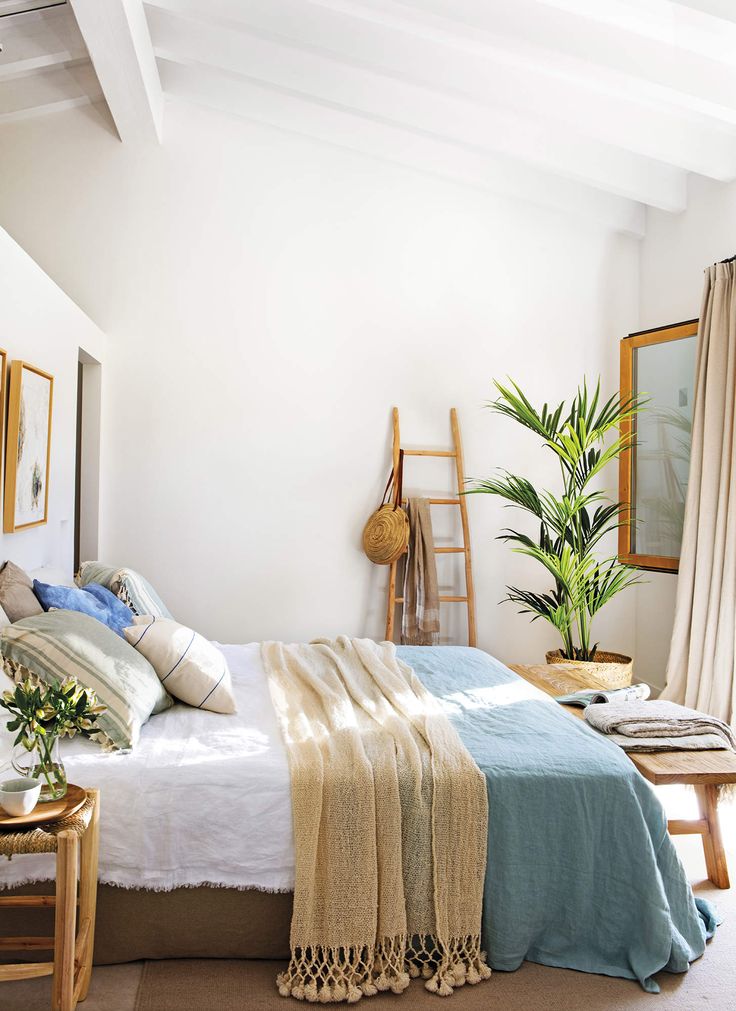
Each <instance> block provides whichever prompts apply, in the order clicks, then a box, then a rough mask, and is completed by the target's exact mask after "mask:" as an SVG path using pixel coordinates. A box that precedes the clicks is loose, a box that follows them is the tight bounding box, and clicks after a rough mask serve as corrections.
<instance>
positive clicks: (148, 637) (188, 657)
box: [123, 615, 235, 713]
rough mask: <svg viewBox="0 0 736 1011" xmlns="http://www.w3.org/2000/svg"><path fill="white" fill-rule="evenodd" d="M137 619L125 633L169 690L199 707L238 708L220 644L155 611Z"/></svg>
mask: <svg viewBox="0 0 736 1011" xmlns="http://www.w3.org/2000/svg"><path fill="white" fill-rule="evenodd" d="M133 620H134V624H133V625H131V626H130V627H129V628H126V629H124V630H123V634H124V635H125V638H126V639H127V640H128V642H129V643H130V644H131V646H135V648H136V649H137V650H138V652H139V653H142V654H143V655H144V656H145V657H146V659H147V660H148V661H149V662H150V663H151V664H152V665H153V669H154V670H155V671H156V673H157V674H158V676H159V677H160V678H161V684H162V685H164V687H165V688H166V689H167V691H170V692H171V694H172V695H173V696H174V697H175V698H177V699H180V700H181V701H182V702H186V703H187V705H190V706H195V708H197V709H209V710H210V712H213V713H234V712H235V698H234V696H233V688H232V683H231V680H230V669H229V668H228V665H227V660H226V659H225V657H224V656H223V655H222V653H221V652H220V650H219V649H218V648H217V647H216V646H214V645H213V644H212V643H211V642H209V641H208V640H207V639H205V637H204V636H203V635H200V634H199V632H193V631H192V629H191V628H187V627H186V625H180V624H179V622H178V621H172V620H171V619H168V618H154V617H153V616H151V615H145V616H143V617H139V618H134V619H133Z"/></svg>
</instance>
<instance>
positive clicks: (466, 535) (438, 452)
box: [386, 407, 476, 646]
mask: <svg viewBox="0 0 736 1011" xmlns="http://www.w3.org/2000/svg"><path fill="white" fill-rule="evenodd" d="M393 422H394V436H393V466H394V474H397V473H398V469H399V452H400V450H401V448H402V447H401V435H400V432H399V409H398V407H394V410H393ZM450 427H451V429H452V444H453V449H405V450H404V460H405V461H406V458H407V457H409V456H432V457H451V458H452V459H454V460H455V476H456V481H457V495H456V497H454V498H430V499H428V500H427V501H428V502H429V504H430V505H431V506H458V507H459V509H460V521H461V524H462V531H463V543H462V546H458V547H441V548H435V549H434V550H435V554H438V555H449V554H463V555H464V556H465V596H464V597H463V596H441V597H440V603H442V604H466V605H467V608H468V645H469V646H475V644H476V631H475V592H474V590H473V566H472V563H471V559H470V527H469V526H468V507H467V504H466V502H465V496H464V495H461V494H460V492H461V491H462V489H463V485H464V483H465V468H464V465H463V444H462V441H461V439H460V425H459V424H458V420H457V411H456V410H455V408H454V407H453V408H451V409H450ZM405 504H406V499H404V500H403V502H402V505H405ZM397 569H398V560H397V561H395V562H392V563H391V566H390V571H389V578H388V604H387V608H386V638H387V639H388V640H389V641H393V637H394V618H395V614H396V605H397V604H403V603H404V598H403V597H397V596H396V572H397Z"/></svg>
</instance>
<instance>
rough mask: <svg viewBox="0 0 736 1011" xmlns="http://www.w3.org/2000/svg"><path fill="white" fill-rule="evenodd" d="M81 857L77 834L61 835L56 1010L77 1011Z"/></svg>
mask: <svg viewBox="0 0 736 1011" xmlns="http://www.w3.org/2000/svg"><path fill="white" fill-rule="evenodd" d="M78 857H79V839H78V837H77V834H76V833H75V832H60V833H59V837H58V848H57V851H56V921H55V931H54V933H55V946H54V982H53V988H52V997H51V1007H52V1009H53V1011H74V954H75V952H74V949H75V944H76V936H75V935H76V927H77V876H78Z"/></svg>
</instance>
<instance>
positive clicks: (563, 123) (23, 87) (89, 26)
mask: <svg viewBox="0 0 736 1011" xmlns="http://www.w3.org/2000/svg"><path fill="white" fill-rule="evenodd" d="M2 6H3V0H0V13H2ZM72 8H74V11H76V13H77V16H78V18H79V24H80V25H81V28H82V33H81V35H80V33H79V30H78V29H77V27H76V23H75V21H74V14H73V11H72ZM103 11H104V12H105V15H106V16H104V17H101V16H99V15H100V13H101V12H103ZM142 11H145V19H144V17H143V14H142ZM146 26H147V27H146ZM83 38H84V41H83ZM0 41H3V42H4V43H5V52H4V53H2V54H0V123H1V122H2V119H3V118H4V117H12V118H17V117H18V116H22V115H32V114H34V113H37V112H38V111H48V110H51V109H53V108H55V107H57V106H58V107H65V105H68V104H78V103H79V102H80V101H82V100H84V98H85V96H86V98H87V100H91V101H95V100H98V99H99V97H100V90H99V85H97V79H98V78H99V80H100V81H101V82H102V92H103V93H104V96H105V98H106V99H107V101H108V104H109V106H110V111H111V113H112V116H113V119H114V120H115V122H116V125H117V127H118V132H119V134H120V136H121V137H122V138H123V140H124V141H125V142H126V143H137V142H154V143H155V142H156V141H157V139H158V137H159V136H161V135H163V137H164V143H165V108H164V109H163V133H162V132H161V115H162V107H161V99H160V95H161V91H162V92H163V96H164V97H165V98H166V99H168V100H170V101H186V102H195V103H199V104H202V105H205V106H209V107H211V108H215V109H218V110H220V111H222V112H225V113H229V114H233V115H236V116H240V117H245V118H247V119H251V120H256V121H258V122H261V123H267V124H269V125H272V126H275V127H278V128H281V129H286V130H290V131H294V132H298V133H301V134H305V135H308V136H310V137H312V138H315V139H317V140H319V141H323V142H327V143H330V144H336V145H340V146H342V147H346V148H349V149H351V150H356V151H360V152H362V153H364V154H368V155H370V156H373V157H378V158H381V159H388V160H390V161H395V162H398V163H400V164H402V165H408V166H410V167H412V168H416V169H419V170H420V171H423V172H431V173H435V174H439V175H442V176H445V177H449V178H452V179H455V180H457V181H459V182H462V183H466V184H469V185H472V186H479V187H483V188H487V189H491V190H494V191H501V192H504V193H509V194H512V195H513V196H517V197H520V198H523V199H528V200H532V201H534V202H536V203H539V204H546V205H549V206H552V207H555V208H558V209H561V210H564V211H568V212H571V213H575V214H578V215H582V216H584V217H586V218H588V219H593V220H597V221H601V222H603V223H605V224H606V225H608V226H610V227H613V228H615V229H617V230H620V231H625V232H629V233H633V234H637V235H640V234H642V231H643V222H644V208H645V206H651V207H656V208H659V209H661V210H665V211H669V212H673V213H677V212H679V211H682V210H683V209H684V208H685V206H686V199H687V175H688V173H697V174H700V175H703V176H707V177H710V178H712V179H714V180H719V181H731V180H733V179H735V178H736V0H402V2H399V0H146V2H145V3H143V0H71V6H69V5H67V6H65V7H63V8H61V9H58V8H57V9H56V10H51V11H48V12H39V13H36V14H32V15H26V16H24V17H18V18H8V19H0ZM85 42H86V47H85V44H84V43H85ZM11 43H12V44H11ZM87 50H89V54H91V57H92V62H93V63H94V67H95V69H96V71H97V73H96V75H95V74H94V72H93V71H92V67H91V64H90V62H89V56H88V53H87ZM154 57H155V63H154ZM155 67H157V68H158V80H154V79H153V78H154V77H155Z"/></svg>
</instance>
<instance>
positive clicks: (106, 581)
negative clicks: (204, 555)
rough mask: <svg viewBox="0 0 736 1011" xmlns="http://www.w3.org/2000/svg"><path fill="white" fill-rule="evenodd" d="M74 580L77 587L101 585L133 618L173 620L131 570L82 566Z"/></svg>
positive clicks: (89, 564) (106, 566)
mask: <svg viewBox="0 0 736 1011" xmlns="http://www.w3.org/2000/svg"><path fill="white" fill-rule="evenodd" d="M76 580H77V586H86V585H87V584H88V583H100V584H101V585H102V586H105V587H107V589H108V590H112V592H113V593H114V594H115V596H116V597H119V598H120V600H122V602H123V603H124V604H127V606H128V607H129V608H130V609H131V611H132V612H133V614H152V615H153V616H154V617H156V618H171V617H173V615H172V614H171V612H170V611H169V609H168V608H167V607H166V604H164V602H163V600H161V598H160V597H159V595H158V594H157V593H156V591H155V590H154V588H153V587H152V586H151V584H150V583H149V582H148V580H147V579H145V578H144V577H143V576H142V575H141V574H140V573H139V572H135V571H134V570H133V569H115V568H113V567H112V566H111V565H103V564H102V562H82V564H81V565H80V567H79V572H78V573H77V577H76Z"/></svg>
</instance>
